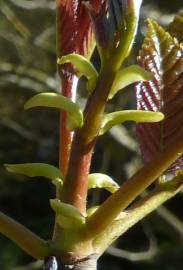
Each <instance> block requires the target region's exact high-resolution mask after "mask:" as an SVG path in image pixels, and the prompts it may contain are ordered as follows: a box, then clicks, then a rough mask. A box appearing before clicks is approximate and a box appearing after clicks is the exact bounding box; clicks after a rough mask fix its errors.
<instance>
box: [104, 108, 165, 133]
mask: <svg viewBox="0 0 183 270" xmlns="http://www.w3.org/2000/svg"><path fill="white" fill-rule="evenodd" d="M163 119H164V115H163V113H161V112H152V111H141V110H125V111H118V112H113V113H109V114H106V115H105V116H104V118H103V120H102V124H101V129H100V133H99V135H103V134H104V133H105V132H106V131H108V130H109V129H110V128H112V127H113V126H115V125H119V124H122V123H124V122H126V121H135V122H139V123H155V122H159V121H161V120H163Z"/></svg>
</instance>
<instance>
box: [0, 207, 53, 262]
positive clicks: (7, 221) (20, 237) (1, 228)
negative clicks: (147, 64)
mask: <svg viewBox="0 0 183 270" xmlns="http://www.w3.org/2000/svg"><path fill="white" fill-rule="evenodd" d="M0 232H1V233H2V234H4V235H5V236H6V237H8V238H9V239H11V240H12V241H14V242H15V243H16V244H17V245H18V246H19V247H20V248H22V249H23V250H25V251H26V252H27V253H28V254H29V255H31V256H32V257H34V258H36V259H44V258H45V257H47V256H49V255H50V247H49V243H48V242H46V241H44V240H43V239H41V238H40V237H38V236H37V235H35V234H34V233H32V232H31V231H30V230H28V229H27V228H25V227H24V226H23V225H21V224H20V223H18V222H16V221H15V220H13V219H12V218H10V217H8V216H6V215H5V214H3V213H2V212H0Z"/></svg>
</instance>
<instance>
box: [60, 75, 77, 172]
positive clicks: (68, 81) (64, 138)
mask: <svg viewBox="0 0 183 270" xmlns="http://www.w3.org/2000/svg"><path fill="white" fill-rule="evenodd" d="M61 78H62V94H63V95H64V96H66V97H68V98H70V99H72V98H73V95H75V94H74V93H73V91H72V90H73V88H72V86H73V79H74V76H73V75H72V74H70V73H62V74H61ZM71 143H72V133H71V131H70V130H69V129H68V128H67V113H66V112H64V111H61V113H60V146H59V148H60V149H59V167H60V170H61V172H62V174H63V175H64V176H65V175H66V173H67V168H68V162H69V157H70V150H71Z"/></svg>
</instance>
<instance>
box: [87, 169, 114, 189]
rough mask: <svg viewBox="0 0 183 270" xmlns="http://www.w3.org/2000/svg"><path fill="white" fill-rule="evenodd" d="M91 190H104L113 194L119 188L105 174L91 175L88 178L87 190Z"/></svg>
mask: <svg viewBox="0 0 183 270" xmlns="http://www.w3.org/2000/svg"><path fill="white" fill-rule="evenodd" d="M91 188H104V189H106V190H108V191H109V192H111V193H114V192H115V191H116V190H117V189H118V188H119V185H118V184H117V183H116V182H115V181H114V180H113V179H112V178H111V177H109V176H108V175H106V174H102V173H92V174H89V176H88V189H91Z"/></svg>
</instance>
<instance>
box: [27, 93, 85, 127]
mask: <svg viewBox="0 0 183 270" xmlns="http://www.w3.org/2000/svg"><path fill="white" fill-rule="evenodd" d="M38 106H40V107H51V108H57V109H61V110H64V111H66V112H67V113H68V122H67V126H68V128H69V129H70V130H74V129H75V128H78V127H82V125H83V113H82V111H81V109H80V107H79V106H78V105H77V104H76V103H74V102H72V101H71V100H70V99H68V98H66V97H64V96H62V95H60V94H56V93H41V94H38V95H35V96H33V97H32V98H30V99H29V100H28V101H27V102H26V103H25V105H24V108H25V110H27V109H30V108H33V107H38Z"/></svg>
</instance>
